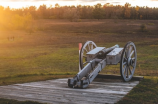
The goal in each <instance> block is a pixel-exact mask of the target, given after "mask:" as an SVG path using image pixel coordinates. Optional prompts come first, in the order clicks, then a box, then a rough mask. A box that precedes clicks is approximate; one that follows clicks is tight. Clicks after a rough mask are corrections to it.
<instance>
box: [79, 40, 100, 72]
mask: <svg viewBox="0 0 158 104" xmlns="http://www.w3.org/2000/svg"><path fill="white" fill-rule="evenodd" d="M96 47H97V45H96V44H95V43H94V42H93V41H87V42H86V43H85V44H84V45H83V46H82V48H81V52H80V56H79V58H80V67H81V69H83V68H84V67H85V66H86V65H87V63H88V62H87V61H86V59H87V57H86V53H88V52H89V51H91V50H92V49H94V48H96Z"/></svg>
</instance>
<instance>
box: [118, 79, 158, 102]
mask: <svg viewBox="0 0 158 104" xmlns="http://www.w3.org/2000/svg"><path fill="white" fill-rule="evenodd" d="M157 103H158V77H145V78H144V80H143V81H141V82H140V84H138V85H137V86H136V87H135V88H134V89H133V90H131V91H130V92H129V93H128V94H127V95H126V96H125V97H124V98H123V99H121V100H120V101H119V102H118V103H117V104H157Z"/></svg>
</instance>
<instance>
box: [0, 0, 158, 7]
mask: <svg viewBox="0 0 158 104" xmlns="http://www.w3.org/2000/svg"><path fill="white" fill-rule="evenodd" d="M57 3H58V4H59V5H60V6H66V5H67V6H71V5H74V6H77V5H91V6H93V5H96V4H97V3H101V4H102V5H104V4H106V3H110V4H112V5H122V6H123V5H124V4H125V3H129V4H131V6H139V7H144V6H148V7H152V8H154V7H156V8H158V5H157V4H158V0H128V1H127V0H126V1H125V0H117V1H116V0H86V1H85V0H23V1H22V0H6V1H2V0H0V5H1V6H3V7H8V6H9V7H10V8H15V9H17V8H23V7H29V6H36V7H37V8H38V7H39V6H40V5H43V4H45V5H46V6H47V7H50V6H52V7H54V6H55V4H57Z"/></svg>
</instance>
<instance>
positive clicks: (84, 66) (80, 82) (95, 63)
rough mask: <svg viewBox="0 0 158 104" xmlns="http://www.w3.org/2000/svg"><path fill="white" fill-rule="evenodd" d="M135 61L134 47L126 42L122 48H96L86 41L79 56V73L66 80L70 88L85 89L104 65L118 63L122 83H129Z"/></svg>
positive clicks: (117, 46)
mask: <svg viewBox="0 0 158 104" xmlns="http://www.w3.org/2000/svg"><path fill="white" fill-rule="evenodd" d="M136 61H137V53H136V46H135V44H134V43H133V42H128V43H127V44H126V45H125V46H124V48H121V47H119V45H118V44H116V45H114V46H112V47H110V48H106V47H97V45H96V44H95V43H94V42H93V41H87V42H86V43H85V44H84V45H83V46H82V48H81V51H80V54H79V65H80V68H81V71H79V72H78V73H77V75H75V76H74V77H73V78H72V79H68V86H69V87H70V88H86V87H88V85H89V84H90V83H91V82H92V81H93V80H94V79H95V78H96V76H97V75H98V74H99V72H101V70H102V69H103V68H104V67H105V66H106V65H117V64H118V63H120V74H121V77H122V79H123V81H125V82H127V81H130V80H131V79H132V77H133V75H134V72H135V68H136Z"/></svg>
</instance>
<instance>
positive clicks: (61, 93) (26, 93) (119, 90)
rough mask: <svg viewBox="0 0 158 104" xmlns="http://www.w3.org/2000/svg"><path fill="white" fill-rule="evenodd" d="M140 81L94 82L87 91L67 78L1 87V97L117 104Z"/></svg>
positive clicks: (63, 103) (57, 103)
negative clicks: (74, 87)
mask: <svg viewBox="0 0 158 104" xmlns="http://www.w3.org/2000/svg"><path fill="white" fill-rule="evenodd" d="M138 83H139V81H130V82H122V81H115V80H112V81H94V82H92V83H91V84H90V85H89V86H88V88H86V89H73V88H69V87H68V86H67V78H65V79H55V80H47V81H39V82H31V83H23V84H13V85H7V86H0V97H1V98H7V99H16V100H19V101H26V100H30V101H38V102H42V103H48V104H105V103H112V104H113V103H116V102H117V101H119V100H120V99H121V98H123V97H124V96H125V95H126V94H127V93H128V92H129V91H130V90H131V89H132V88H133V87H134V86H136V85H137V84H138Z"/></svg>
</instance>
